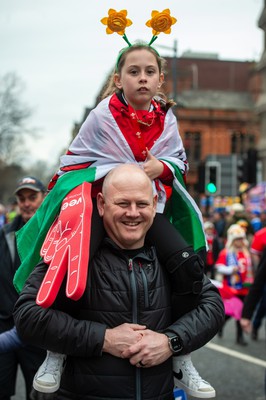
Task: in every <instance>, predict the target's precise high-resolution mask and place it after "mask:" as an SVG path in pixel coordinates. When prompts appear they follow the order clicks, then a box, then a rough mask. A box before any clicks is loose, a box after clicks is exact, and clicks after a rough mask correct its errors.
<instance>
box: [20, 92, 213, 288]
mask: <svg viewBox="0 0 266 400" xmlns="http://www.w3.org/2000/svg"><path fill="white" fill-rule="evenodd" d="M109 101H110V98H106V99H104V100H103V101H101V102H100V103H99V104H98V106H97V107H96V108H95V109H94V110H92V111H91V112H90V114H89V116H88V117H87V119H86V121H85V122H84V124H83V125H82V127H81V129H80V132H79V134H78V135H77V136H76V138H75V139H74V141H73V142H72V144H71V146H70V148H69V150H70V152H71V153H72V154H67V155H64V156H62V157H61V171H60V173H59V175H61V176H60V178H59V179H58V181H57V183H56V185H55V186H54V188H53V189H52V190H51V191H50V192H49V194H48V195H47V196H46V198H45V200H44V202H43V203H42V205H41V207H40V208H39V209H38V210H37V212H36V213H35V215H34V216H33V217H32V218H31V219H30V220H29V221H28V222H27V224H26V225H25V226H24V227H23V228H22V229H21V230H20V231H18V232H17V246H18V252H19V256H20V259H21V266H20V267H19V269H18V270H17V272H16V274H15V277H14V285H15V287H16V289H17V290H18V291H19V292H20V291H21V290H22V288H23V286H24V283H25V280H26V279H27V277H28V276H29V274H30V273H31V271H32V269H33V268H34V267H35V265H37V263H38V262H39V261H40V249H41V247H42V244H43V242H44V239H45V237H46V234H47V232H48V230H49V228H50V226H51V225H52V224H53V222H54V220H55V218H56V216H57V215H58V214H59V212H60V207H61V204H62V201H63V200H64V198H65V197H66V196H67V194H68V193H69V192H70V191H71V190H72V189H74V188H75V187H77V186H79V185H81V184H82V183H83V182H94V181H96V180H98V179H101V178H103V177H104V176H105V175H106V174H107V173H108V172H109V171H110V170H111V169H113V168H114V167H116V166H118V165H120V164H126V163H130V164H138V165H141V163H138V162H137V161H136V159H135V156H134V154H133V152H132V150H131V148H130V146H129V143H128V142H127V140H126V139H125V137H124V135H123V133H122V132H121V131H120V129H119V126H118V125H117V123H116V121H115V119H114V117H113V115H112V113H111V111H110V108H109ZM150 152H151V154H152V155H153V156H154V157H156V158H157V159H158V160H162V161H164V162H165V163H166V164H167V166H168V167H169V168H170V169H171V171H172V173H173V176H174V180H173V194H172V196H171V199H170V201H168V202H167V207H166V208H165V203H166V193H165V190H164V186H163V185H162V183H161V182H160V181H159V180H157V182H156V183H157V184H156V185H155V183H154V184H153V189H154V192H157V194H158V206H157V212H159V213H163V212H165V213H166V215H167V216H168V218H169V219H170V221H171V222H172V223H173V224H174V226H175V227H176V228H177V229H178V230H179V232H180V233H181V234H182V235H183V237H184V239H186V241H187V242H188V244H190V245H192V246H193V247H194V249H195V250H196V251H197V250H199V249H201V248H203V247H205V246H206V243H205V235H204V230H203V223H202V217H201V212H200V210H199V209H198V207H197V205H196V203H195V202H194V200H193V199H192V198H191V196H190V195H189V194H188V193H187V191H186V189H185V187H184V181H183V177H182V173H185V171H186V168H187V167H186V164H185V161H186V156H185V152H184V148H183V143H182V140H181V137H180V135H179V133H178V129H177V122H176V117H175V116H174V114H173V112H172V110H171V109H169V110H168V111H167V113H166V115H165V121H164V127H163V131H162V133H161V135H160V137H159V138H158V139H157V140H156V141H155V142H154V144H153V146H152V147H151V149H150ZM62 171H64V172H65V173H63V172H62ZM67 171H69V172H67ZM62 174H63V175H62Z"/></svg>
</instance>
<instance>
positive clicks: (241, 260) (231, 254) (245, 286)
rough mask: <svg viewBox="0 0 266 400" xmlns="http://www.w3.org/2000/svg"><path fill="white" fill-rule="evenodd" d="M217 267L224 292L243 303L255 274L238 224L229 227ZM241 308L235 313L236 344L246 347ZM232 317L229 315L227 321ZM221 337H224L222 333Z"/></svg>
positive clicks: (242, 231)
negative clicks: (221, 278) (241, 321)
mask: <svg viewBox="0 0 266 400" xmlns="http://www.w3.org/2000/svg"><path fill="white" fill-rule="evenodd" d="M215 267H216V269H217V271H218V273H219V274H221V275H222V276H223V288H224V291H227V292H231V293H232V294H233V295H234V296H235V297H237V299H239V300H241V302H242V303H243V301H244V299H245V296H246V295H247V293H248V290H249V286H250V285H251V284H252V282H253V279H254V273H253V267H252V263H251V256H250V251H249V248H248V241H247V239H246V233H245V231H244V229H243V228H241V227H240V226H239V225H238V224H233V225H231V226H230V227H229V229H228V231H227V242H226V246H225V248H224V249H223V250H221V252H220V254H219V256H218V259H217V261H216V264H215ZM240 306H241V307H240V311H239V312H235V316H234V318H235V319H236V342H237V343H238V344H240V345H244V346H245V345H246V344H247V343H246V342H245V340H244V337H243V331H242V328H241V325H240V317H241V311H242V306H243V304H241V305H240ZM235 311H236V310H235ZM231 315H232V314H229V313H227V316H226V317H227V319H228V318H229V317H230V316H231ZM220 336H222V331H220Z"/></svg>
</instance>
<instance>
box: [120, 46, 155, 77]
mask: <svg viewBox="0 0 266 400" xmlns="http://www.w3.org/2000/svg"><path fill="white" fill-rule="evenodd" d="M127 43H129V42H127ZM130 47H140V48H141V47H143V48H144V49H145V47H146V48H150V49H152V50H153V51H154V52H155V53H156V54H157V56H158V57H161V56H160V54H159V53H158V51H157V50H156V49H155V48H154V47H152V46H150V44H149V43H142V42H139V43H138V42H136V43H135V44H131V43H130V44H129V45H128V47H124V48H123V49H121V50H120V51H119V53H118V56H117V59H116V63H115V71H116V72H117V71H118V66H119V63H120V60H121V57H122V55H123V54H124V53H126V52H127V51H128V49H129V48H130Z"/></svg>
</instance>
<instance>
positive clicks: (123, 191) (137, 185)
mask: <svg viewBox="0 0 266 400" xmlns="http://www.w3.org/2000/svg"><path fill="white" fill-rule="evenodd" d="M132 180H133V181H134V177H133V178H132V177H130V176H129V177H127V179H121V180H119V181H116V182H115V183H114V184H111V185H109V187H108V191H107V193H106V194H105V197H103V195H102V194H101V193H100V194H99V195H98V210H99V214H100V215H101V216H102V217H103V223H104V227H105V229H106V232H107V234H108V236H109V237H110V238H111V239H112V240H113V241H114V242H115V243H116V244H117V245H118V246H119V247H121V248H122V249H138V248H140V247H142V246H143V245H144V240H145V235H146V232H147V231H148V229H149V228H150V226H151V224H152V222H153V218H154V215H155V213H156V202H157V201H156V200H157V199H156V197H154V196H153V193H152V188H151V186H150V185H149V184H147V181H146V180H142V179H135V181H134V182H132Z"/></svg>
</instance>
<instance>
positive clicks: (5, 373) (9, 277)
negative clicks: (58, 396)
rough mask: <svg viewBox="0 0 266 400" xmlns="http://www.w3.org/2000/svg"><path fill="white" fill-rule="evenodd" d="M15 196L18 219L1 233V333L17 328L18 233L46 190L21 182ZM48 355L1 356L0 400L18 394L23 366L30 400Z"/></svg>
mask: <svg viewBox="0 0 266 400" xmlns="http://www.w3.org/2000/svg"><path fill="white" fill-rule="evenodd" d="M14 194H15V196H16V199H17V205H18V209H19V215H17V216H16V217H15V218H14V220H13V221H12V222H11V223H9V224H6V225H5V226H4V227H3V228H2V229H1V230H0V293H1V302H0V333H3V332H6V331H9V330H11V329H12V328H13V327H14V320H13V315H12V313H13V308H14V304H15V302H16V300H17V298H18V293H17V291H16V289H15V288H14V286H13V277H14V274H15V272H16V270H17V268H18V267H19V265H20V260H19V256H18V253H17V248H16V241H15V232H16V231H18V230H19V229H20V228H21V227H22V226H23V225H24V224H25V223H26V222H27V221H28V220H29V219H30V218H31V217H32V216H33V215H34V213H35V212H36V210H37V209H38V207H39V206H40V205H41V203H42V201H43V198H44V195H45V187H44V185H43V184H42V182H40V181H39V180H38V179H36V178H34V177H31V176H29V177H24V178H22V179H21V180H20V181H19V182H18V185H17V187H16V190H15V193H14ZM44 355H45V353H44V352H43V351H42V350H40V349H38V348H34V347H31V346H26V347H20V348H18V349H16V350H14V351H9V352H6V353H5V354H0V399H1V400H9V399H10V398H11V396H13V395H14V394H15V386H16V374H17V368H18V365H20V367H21V370H22V374H23V376H24V379H25V383H26V392H27V399H30V391H31V388H32V380H33V377H34V374H35V372H36V370H37V368H38V366H39V365H40V362H42V360H43V358H44Z"/></svg>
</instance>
